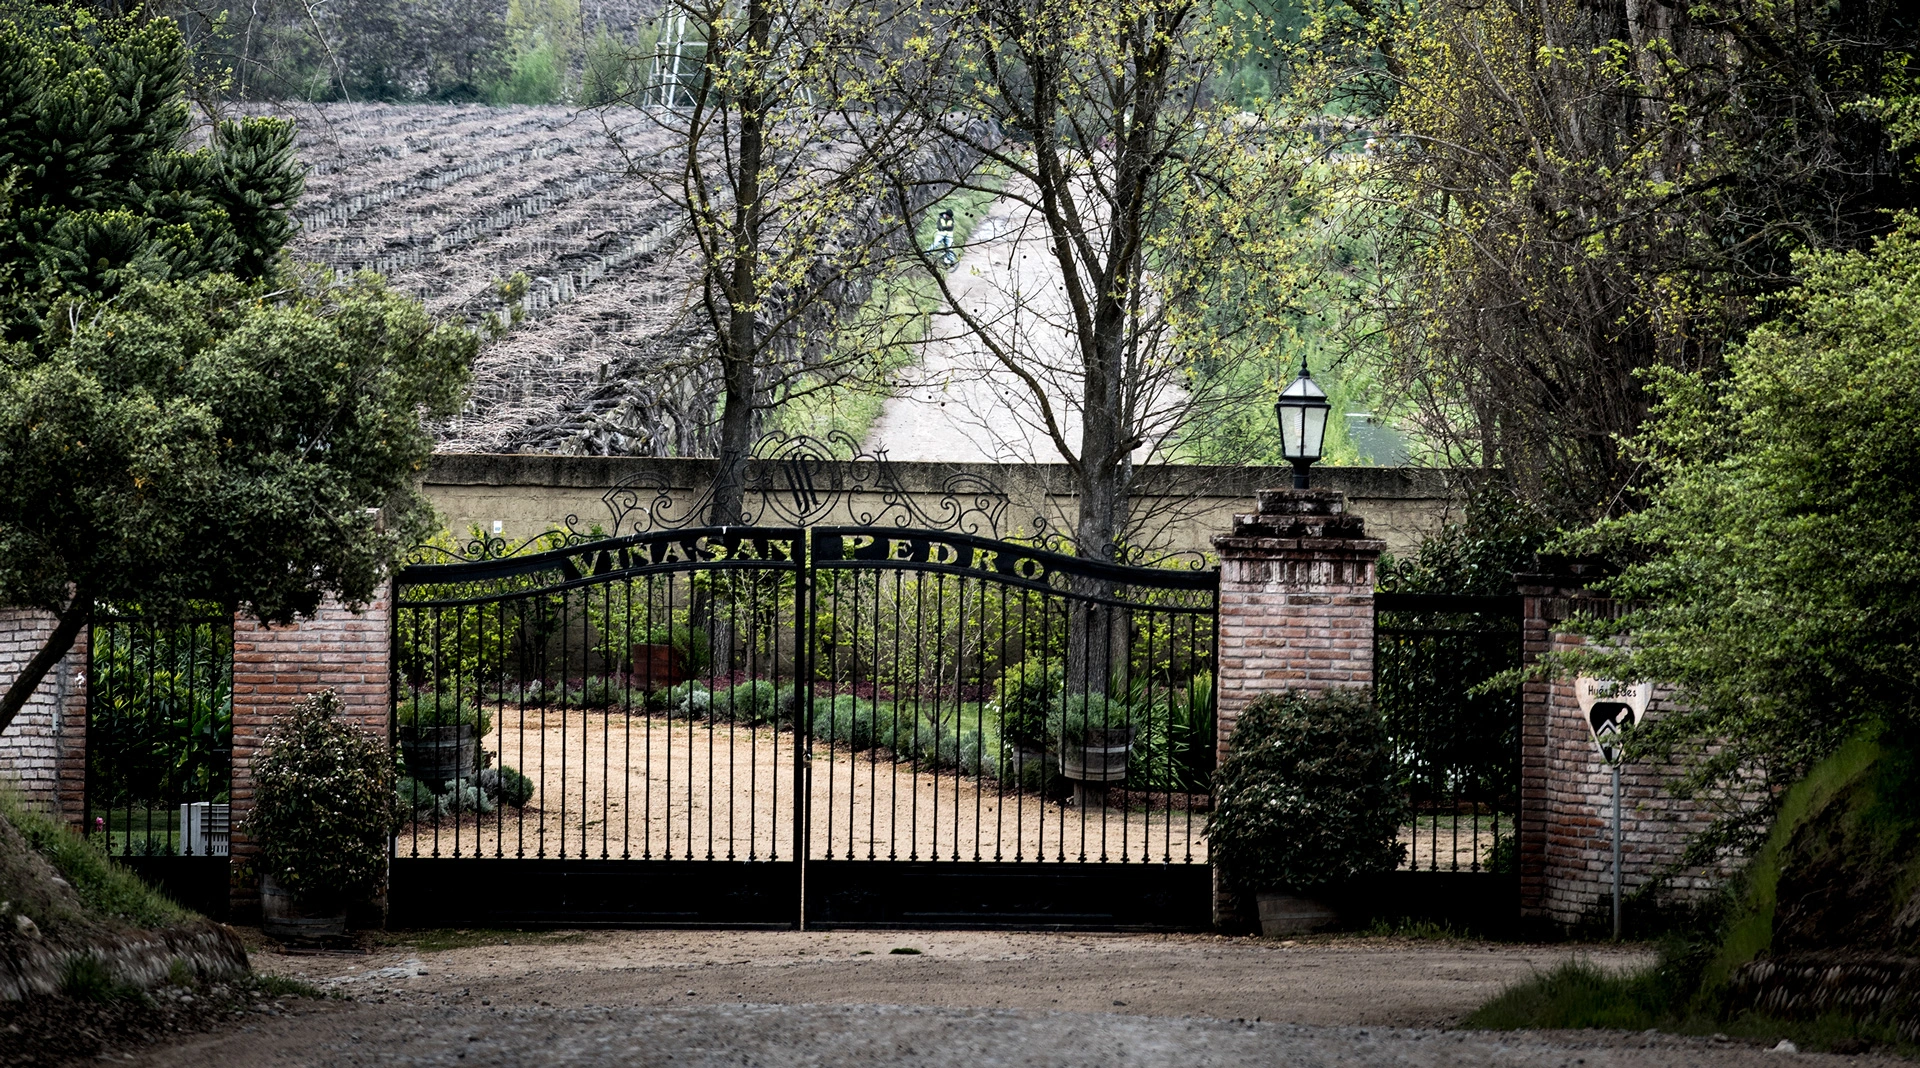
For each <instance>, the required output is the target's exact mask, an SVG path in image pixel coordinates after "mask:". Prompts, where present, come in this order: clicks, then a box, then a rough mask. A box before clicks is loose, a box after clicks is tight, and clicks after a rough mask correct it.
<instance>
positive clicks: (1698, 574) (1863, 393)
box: [1582, 216, 1920, 848]
mask: <svg viewBox="0 0 1920 1068" xmlns="http://www.w3.org/2000/svg"><path fill="white" fill-rule="evenodd" d="M1800 268H1801V269H1802V270H1803V271H1804V272H1805V274H1806V276H1807V280H1806V282H1805V283H1804V284H1803V285H1801V286H1799V287H1797V288H1795V289H1793V290H1791V291H1789V292H1788V293H1787V294H1785V295H1783V296H1782V297H1781V298H1778V302H1777V304H1778V307H1777V310H1778V312H1779V315H1778V317H1777V318H1776V319H1775V321H1773V322H1771V323H1768V324H1767V325H1765V326H1763V327H1761V328H1759V329H1757V330H1755V331H1754V332H1753V334H1752V336H1751V337H1749V338H1748V339H1747V340H1746V342H1745V343H1744V344H1743V345H1741V346H1739V347H1738V348H1736V349H1734V350H1733V351H1732V353H1731V354H1730V355H1729V358H1728V360H1727V369H1726V373H1725V374H1713V373H1705V372H1694V373H1684V372H1680V371H1677V370H1666V371H1663V372H1661V373H1660V374H1658V375H1657V376H1656V377H1655V390H1654V392H1655V396H1656V397H1657V398H1658V399H1659V403H1658V405H1657V407H1655V409H1654V411H1653V416H1652V418H1651V420H1650V421H1649V423H1648V426H1647V429H1646V431H1645V433H1644V434H1643V435H1642V436H1641V437H1640V438H1639V439H1638V440H1637V442H1636V444H1635V447H1634V449H1633V451H1632V453H1631V455H1633V456H1634V457H1635V458H1636V459H1638V460H1641V461H1644V462H1645V463H1646V464H1647V465H1648V468H1649V470H1650V472H1651V479H1650V484H1651V486H1652V491H1651V492H1652V497H1651V502H1650V504H1649V506H1648V507H1646V508H1644V509H1642V510H1641V511H1639V512H1636V513H1634V514H1633V515H1630V516H1627V517H1623V518H1620V519H1617V520H1613V521H1610V522H1607V523H1603V524H1601V525H1600V526H1599V527H1598V528H1597V529H1596V530H1593V531H1591V532H1588V533H1587V534H1585V535H1583V537H1582V542H1583V545H1584V547H1585V548H1587V549H1589V550H1600V551H1604V552H1608V553H1610V554H1613V555H1615V556H1616V557H1619V558H1624V559H1630V560H1634V561H1635V562H1633V563H1631V564H1629V565H1628V566H1627V567H1626V568H1625V570H1624V571H1623V573H1622V574H1621V575H1620V576H1619V578H1618V579H1616V580H1615V581H1614V582H1613V584H1612V591H1613V592H1614V593H1616V594H1617V595H1619V596H1620V597H1622V598H1623V599H1625V600H1627V601H1628V602H1629V603H1630V604H1633V605H1635V606H1636V609H1635V610H1634V611H1632V612H1630V613H1628V614H1627V615H1626V616H1624V617H1622V618H1620V619H1618V620H1613V621H1608V622H1607V623H1605V624H1604V625H1602V626H1600V627H1599V628H1598V629H1599V630H1600V632H1601V633H1603V634H1607V633H1619V632H1625V633H1629V634H1631V635H1632V642H1631V644H1630V645H1629V646H1626V647H1625V648H1626V651H1625V652H1622V653H1618V654H1613V655H1610V656H1607V657H1605V658H1603V659H1604V660H1605V661H1606V662H1603V663H1601V664H1599V665H1596V666H1597V667H1598V668H1599V669H1601V670H1606V671H1610V672H1616V673H1619V676H1620V677H1627V678H1647V679H1666V680H1672V681H1674V682H1676V683H1678V684H1679V685H1680V686H1681V688H1682V697H1683V699H1684V700H1683V702H1682V705H1681V708H1680V709H1679V710H1677V711H1673V712H1669V713H1666V714H1664V715H1662V716H1660V717H1659V718H1657V719H1655V720H1654V721H1653V722H1652V725H1651V728H1650V729H1649V730H1648V731H1646V732H1645V733H1644V734H1643V737H1642V738H1641V739H1640V740H1639V742H1640V744H1641V745H1642V746H1645V747H1647V748H1650V749H1653V750H1657V751H1673V750H1676V749H1678V750H1680V751H1683V752H1686V751H1692V752H1693V755H1694V756H1696V757H1697V759H1696V760H1695V761H1694V762H1693V763H1692V764H1691V765H1690V767H1691V768H1692V779H1691V782H1690V783H1689V785H1690V786H1691V787H1692V788H1693V789H1695V790H1698V791H1707V792H1709V793H1710V794H1711V795H1719V796H1729V795H1730V796H1731V798H1732V799H1734V800H1736V801H1748V802H1750V801H1752V800H1755V799H1759V800H1761V801H1762V802H1763V804H1762V805H1761V806H1760V807H1759V808H1758V809H1757V810H1756V809H1754V808H1752V807H1751V806H1749V805H1746V804H1736V805H1731V806H1729V808H1728V811H1729V812H1732V813H1735V814H1737V815H1738V817H1739V818H1735V819H1730V820H1728V821H1726V822H1724V823H1723V824H1722V826H1721V827H1720V830H1721V832H1722V833H1721V834H1720V835H1717V836H1711V837H1709V838H1707V839H1704V840H1703V843H1702V844H1703V847H1709V848H1710V847H1714V846H1718V845H1722V844H1728V836H1729V835H1731V836H1732V843H1731V844H1735V845H1751V844H1753V841H1754V838H1753V837H1752V835H1754V834H1757V833H1759V832H1762V831H1763V830H1764V828H1765V826H1766V818H1767V817H1768V816H1769V815H1770V814H1771V810H1770V807H1769V803H1771V802H1777V801H1778V800H1779V798H1780V796H1781V791H1782V790H1783V789H1784V788H1785V787H1786V786H1787V785H1790V784H1791V783H1793V782H1794V781H1796V780H1797V779H1799V778H1800V776H1802V775H1804V774H1805V773H1806V772H1807V770H1808V769H1809V768H1810V767H1811V766H1812V765H1813V764H1814V763H1815V762H1816V761H1818V760H1819V759H1821V758H1822V757H1824V756H1825V755H1827V754H1828V753H1830V752H1832V751H1833V750H1834V749H1835V748H1836V747H1837V746H1838V745H1839V744H1840V743H1841V742H1842V741H1844V740H1845V739H1846V738H1847V737H1849V736H1851V735H1852V734H1854V733H1856V732H1857V731H1859V730H1860V729H1861V728H1863V727H1865V726H1867V725H1869V724H1873V723H1876V722H1879V723H1884V724H1887V725H1890V726H1908V727H1911V726H1913V725H1916V724H1920V685H1917V684H1920V645H1916V643H1915V635H1916V634H1920V489H1916V487H1915V484H1914V478H1913V473H1914V472H1915V471H1917V470H1920V418H1917V417H1916V416H1917V414H1920V220H1916V219H1914V218H1913V217H1912V216H1905V217H1903V222H1902V226H1901V228H1900V229H1899V230H1897V231H1896V232H1895V233H1893V234H1892V235H1890V236H1888V237H1887V238H1885V239H1883V240H1882V241H1880V242H1879V243H1878V244H1877V245H1876V246H1875V247H1874V248H1873V249H1872V250H1870V251H1866V252H1825V253H1809V254H1803V256H1802V257H1801V259H1800ZM1743 835H1744V837H1743Z"/></svg>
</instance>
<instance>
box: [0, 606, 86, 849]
mask: <svg viewBox="0 0 1920 1068" xmlns="http://www.w3.org/2000/svg"><path fill="white" fill-rule="evenodd" d="M53 626H54V617H53V615H52V614H51V613H48V612H43V611H39V610H36V609H22V608H8V609H0V679H4V680H7V681H9V682H10V681H11V680H12V679H13V677H14V676H15V675H16V674H17V673H18V672H19V670H20V669H21V668H23V667H25V666H26V663H27V661H29V660H31V659H33V655H34V654H35V653H37V652H39V651H40V648H41V646H42V645H44V644H45V643H46V639H47V636H48V635H49V634H51V633H52V632H53ZM86 664H87V631H86V630H85V628H82V629H81V631H80V634H79V636H78V637H77V638H76V639H75V640H74V643H73V648H72V649H71V650H70V651H69V652H68V653H67V655H66V657H65V659H63V660H61V661H60V663H58V664H56V665H54V668H53V670H52V671H49V672H47V675H46V678H44V679H42V680H41V682H40V688H39V689H37V690H35V691H34V694H33V697H32V698H30V699H29V700H28V701H27V704H26V707H24V708H22V709H21V710H20V713H19V715H17V716H15V717H14V719H13V722H12V723H10V724H8V726H7V729H6V731H5V732H4V733H0V781H3V782H6V783H7V784H9V785H11V786H13V787H15V788H16V789H18V790H19V791H20V792H21V794H22V795H23V796H24V797H25V798H26V800H27V802H28V803H29V804H32V805H35V806H38V807H40V808H42V809H45V810H47V811H50V812H57V813H58V814H59V815H60V817H61V818H62V819H63V820H66V821H69V822H76V823H77V821H78V820H79V819H80V813H81V808H82V805H83V804H84V793H85V790H86V744H87V687H86Z"/></svg>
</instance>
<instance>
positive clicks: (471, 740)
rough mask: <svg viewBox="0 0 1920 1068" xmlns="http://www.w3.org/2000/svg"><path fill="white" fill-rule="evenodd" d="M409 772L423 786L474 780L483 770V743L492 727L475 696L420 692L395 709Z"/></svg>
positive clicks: (491, 720) (434, 691)
mask: <svg viewBox="0 0 1920 1068" xmlns="http://www.w3.org/2000/svg"><path fill="white" fill-rule="evenodd" d="M394 721H395V725H396V726H397V727H398V728H399V730H398V734H399V736H400V753H401V755H402V756H403V757H405V758H406V761H407V774H409V775H411V776H413V777H414V778H416V779H419V780H420V781H421V782H424V783H434V784H437V783H443V782H450V781H452V780H454V779H471V778H473V776H474V773H475V772H476V771H478V770H479V768H480V739H481V738H483V737H485V736H486V733H487V731H488V730H489V729H491V727H492V725H493V718H492V717H491V716H489V715H488V714H487V710H486V709H485V708H484V707H482V706H481V705H480V703H479V702H478V701H477V700H475V699H474V698H472V697H456V696H454V695H453V694H447V693H441V692H439V691H436V690H428V691H421V692H418V693H415V694H413V695H412V696H410V697H408V698H407V699H406V700H404V701H402V702H400V707H399V708H397V709H395V711H394Z"/></svg>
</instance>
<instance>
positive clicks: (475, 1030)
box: [126, 931, 1898, 1068]
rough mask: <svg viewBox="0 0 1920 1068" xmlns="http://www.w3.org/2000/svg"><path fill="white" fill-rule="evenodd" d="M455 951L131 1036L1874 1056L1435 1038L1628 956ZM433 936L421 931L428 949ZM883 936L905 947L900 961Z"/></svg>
mask: <svg viewBox="0 0 1920 1068" xmlns="http://www.w3.org/2000/svg"><path fill="white" fill-rule="evenodd" d="M442 940H443V941H445V942H456V943H459V944H458V945H457V946H456V947H455V948H445V949H437V950H436V949H428V948H423V947H414V948H399V949H395V950H391V951H386V952H380V953H375V954H372V955H360V954H355V955H336V956H311V955H308V956H284V955H281V954H278V953H273V952H264V951H263V952H257V953H256V954H255V960H254V963H255V966H256V967H257V968H259V969H261V970H262V971H267V972H272V973H276V974H282V975H289V976H296V977H299V978H303V979H305V980H307V981H309V982H313V983H317V984H320V985H322V986H325V987H328V988H330V989H334V990H337V991H340V992H341V993H343V994H345V995H347V996H348V997H349V998H350V999H351V1000H346V1001H335V1002H325V1003H319V1004H317V1005H316V1003H312V1002H304V1003H301V1007H300V1008H299V1009H298V1010H297V1012H298V1014H297V1015H280V1016H277V1017H250V1018H249V1022H248V1024H247V1025H246V1026H245V1028H244V1029H242V1030H239V1031H235V1032H231V1033H227V1034H223V1035H216V1036H198V1037H192V1038H185V1039H181V1040H178V1041H176V1042H174V1043H172V1044H170V1045H166V1046H161V1047H156V1048H152V1049H149V1050H146V1051H144V1052H142V1053H140V1054H136V1055H135V1056H133V1057H131V1058H129V1059H128V1061H127V1062H126V1063H134V1064H142V1065H151V1066H155V1068H160V1066H166V1068H189V1066H190V1068H204V1066H206V1065H229V1064H232V1065H262V1066H286V1068H294V1066H302V1068H305V1066H345V1065H373V1064H380V1065H384V1064H421V1065H449V1066H451V1065H461V1066H466V1065H541V1066H544V1065H568V1066H574V1065H578V1066H601V1065H649V1066H652V1065H673V1066H676V1068H679V1066H684V1065H700V1066H706V1065H714V1066H718V1065H722V1064H727V1065H763V1066H768V1068H777V1066H788V1065H809V1066H811V1065H822V1066H824V1065H866V1064H875V1065H878V1064H887V1065H926V1066H941V1068H944V1066H953V1068H982V1066H986V1065H1059V1066H1068V1065H1089V1066H1092V1065H1101V1066H1105V1065H1141V1066H1160V1065H1164V1066H1168V1068H1173V1066H1179V1068H1194V1066H1215V1065H1218V1066H1229V1065H1231V1066H1240V1065H1246V1066H1254V1065H1260V1066H1280V1065H1285V1066H1326V1068H1336V1066H1339V1068H1344V1066H1349V1065H1382V1066H1384V1065H1395V1066H1407V1068H1417V1066H1456V1065H1457V1066H1466V1065H1500V1066H1509V1065H1511V1066H1522V1065H1524V1066H1543V1068H1544V1066H1549V1065H1551V1066H1556V1068H1557V1066H1566V1068H1576V1066H1578V1068H1610V1066H1620V1068H1628V1066H1632V1068H1641V1066H1648V1068H1651V1066H1656V1065H1657V1066H1681V1065H1689V1066H1691V1065H1700V1066H1703V1068H1723V1066H1724V1068H1733V1066H1748V1065H1752V1066H1763V1065H1764V1066H1771V1068H1784V1066H1787V1065H1797V1064H1827V1063H1832V1064H1835V1065H1839V1064H1842V1063H1845V1064H1848V1065H1854V1066H1858V1068H1865V1066H1866V1065H1869V1064H1894V1063H1898V1062H1893V1061H1884V1060H1881V1059H1878V1058H1867V1057H1854V1058H1846V1059H1845V1060H1844V1061H1843V1060H1842V1059H1840V1058H1830V1057H1820V1056H1803V1055H1785V1054H1777V1053H1771V1052H1767V1051H1765V1050H1763V1049H1759V1048H1755V1047H1753V1046H1743V1045H1739V1044H1737V1043H1727V1042H1714V1041H1710V1040H1700V1039H1682V1038H1671V1037H1665V1036H1654V1035H1640V1034H1621V1033H1607V1032H1580V1033H1574V1034H1493V1033H1475V1032H1461V1031H1451V1030H1446V1028H1447V1027H1448V1026H1449V1025H1450V1024H1452V1023H1453V1022H1454V1021H1456V1020H1457V1019H1458V1018H1459V1017H1460V1016H1461V1015H1462V1014H1463V1013H1465V1012H1467V1011H1469V1010H1470V1009H1471V1008H1473V1007H1474V1006H1475V1005H1477V1004H1479V1003H1480V1002H1482V1001H1484V1000H1485V999H1486V998H1487V997H1489V996H1491V995H1492V994H1493V993H1495V992H1497V991H1498V990H1499V989H1500V988H1501V987H1502V986H1503V985H1504V984H1506V983H1509V982H1512V981H1514V980H1516V979H1520V978H1523V977H1525V976H1528V975H1530V974H1532V973H1534V972H1535V971H1536V970H1540V969H1546V968H1550V967H1552V966H1554V965H1555V964H1556V963H1558V962H1559V961H1561V960H1564V959H1566V958H1567V957H1569V956H1571V955H1574V954H1575V953H1583V954H1584V955H1586V956H1588V957H1589V958H1590V959H1593V960H1594V961H1596V962H1597V963H1599V964H1601V965H1602V966H1605V967H1613V968H1620V967H1628V966H1633V965H1635V964H1639V963H1643V962H1645V961H1646V960H1647V959H1648V954H1647V953H1645V952H1644V951H1638V950H1626V951H1622V950H1616V949H1607V948H1600V947H1589V948H1586V949H1570V948H1568V947H1565V946H1552V947H1543V946H1516V945H1485V944H1475V943H1433V942H1428V943H1421V942H1404V941H1399V942H1396V941H1392V940H1378V939H1335V940H1316V941H1304V942H1299V943H1292V942H1272V941H1266V940H1259V939H1244V938H1243V939H1229V938H1220V937H1214V936H1205V935H1168V936H1143V935H1044V934H1022V933H990V932H946V933H921V932H830V933H820V932H705V933H693V932H675V931H655V932H561V933H555V934H541V935H532V934H519V933H503V932H493V933H485V932H469V933H465V934H460V935H453V936H442ZM426 944H427V945H431V944H433V943H432V941H431V940H429V941H428V942H427V943H426ZM896 950H917V951H918V952H916V953H899V952H895V951H896Z"/></svg>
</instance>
